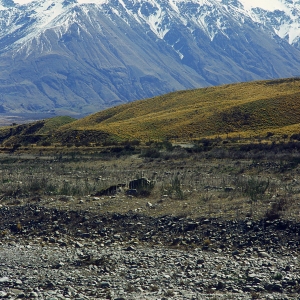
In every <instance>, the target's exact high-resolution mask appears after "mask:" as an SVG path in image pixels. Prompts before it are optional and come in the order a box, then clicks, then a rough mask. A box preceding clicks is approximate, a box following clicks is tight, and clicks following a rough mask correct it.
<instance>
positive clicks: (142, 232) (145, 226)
mask: <svg viewBox="0 0 300 300" xmlns="http://www.w3.org/2000/svg"><path fill="white" fill-rule="evenodd" d="M0 215H1V222H0V230H1V237H0V299H21V298H23V299H49V300H50V299H51V300H55V299H115V300H117V299H119V300H120V299H157V300H158V299H300V296H299V292H300V265H299V225H298V224H294V223H292V222H289V221H282V220H280V221H279V220H275V221H271V222H269V223H266V222H264V223H261V221H253V220H249V219H248V220H244V221H241V222H229V221H226V222H225V221H221V220H210V219H201V220H189V219H183V218H175V217H170V216H164V217H160V218H150V217H146V216H142V215H134V214H130V213H129V214H126V215H116V214H111V215H109V214H106V215H95V214H94V215H92V214H88V213H87V212H61V211H58V210H54V209H46V208H42V207H38V206H25V207H13V208H9V209H8V208H1V209H0ZM20 216H21V217H20ZM18 219H19V220H20V221H19V222H20V223H19V222H16V220H18Z"/></svg>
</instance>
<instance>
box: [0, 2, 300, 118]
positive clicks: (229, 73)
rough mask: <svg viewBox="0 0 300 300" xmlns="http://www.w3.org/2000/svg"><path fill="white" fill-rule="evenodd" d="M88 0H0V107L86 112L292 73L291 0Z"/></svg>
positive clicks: (294, 28)
mask: <svg viewBox="0 0 300 300" xmlns="http://www.w3.org/2000/svg"><path fill="white" fill-rule="evenodd" d="M278 1H280V2H278ZM91 2H92V3H81V2H80V1H79V0H78V1H76V0H69V1H68V0H56V1H54V0H39V1H33V2H30V3H28V4H24V5H21V4H17V3H14V2H13V1H12V0H0V113H11V112H14V113H25V112H26V113H28V112H54V113H57V114H71V113H83V114H88V113H92V112H95V111H99V110H101V109H103V108H106V107H110V106H114V105H118V104H121V103H125V102H128V101H133V100H136V99H141V98H147V97H152V96H155V95H159V94H163V93H167V92H171V91H175V90H181V89H192V88H197V87H204V86H210V85H219V84H224V83H233V82H240V81H250V80H256V79H271V78H280V77H292V76H298V75H299V73H300V71H299V70H300V42H299V37H300V30H299V28H300V25H299V23H298V19H299V15H300V1H285V0H277V2H278V3H280V5H279V6H278V7H279V9H273V8H266V7H259V8H257V7H253V6H249V5H248V4H247V3H246V2H247V1H246V0H240V1H237V0H210V1H207V0H191V1H182V0H148V1H141V0H91Z"/></svg>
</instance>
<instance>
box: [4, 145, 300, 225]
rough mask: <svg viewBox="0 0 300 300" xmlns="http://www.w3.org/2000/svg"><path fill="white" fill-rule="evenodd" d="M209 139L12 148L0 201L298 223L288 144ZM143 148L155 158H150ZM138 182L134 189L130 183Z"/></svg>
mask: <svg viewBox="0 0 300 300" xmlns="http://www.w3.org/2000/svg"><path fill="white" fill-rule="evenodd" d="M213 143H215V141H204V142H203V143H202V144H201V145H199V144H198V145H195V146H194V147H191V148H184V147H181V146H175V147H173V148H168V147H166V146H162V144H159V145H157V144H156V143H154V144H151V145H148V146H147V147H148V148H145V147H146V146H144V145H142V146H141V145H139V146H135V148H134V150H131V151H127V152H126V151H125V150H124V149H125V148H126V147H127V148H128V145H123V146H122V147H121V146H120V149H122V150H121V151H117V152H116V151H115V150H113V151H110V150H111V149H114V148H115V146H114V147H112V148H111V147H108V148H105V149H104V148H101V149H102V150H100V149H99V150H98V151H95V149H94V148H89V150H90V151H89V152H87V151H84V150H86V149H85V148H84V149H81V150H80V149H78V148H76V147H75V146H73V147H71V148H70V149H69V148H65V152H63V151H62V152H52V153H48V152H45V153H41V154H38V155H32V154H29V153H27V152H26V151H23V150H22V147H20V148H19V149H18V150H16V151H15V152H14V153H11V154H5V153H2V154H1V156H0V163H1V170H0V195H1V196H0V199H1V202H0V203H1V204H2V205H19V204H25V203H32V202H38V203H40V204H41V205H45V206H50V207H59V208H62V209H72V210H73V209H80V210H81V209H84V210H92V211H101V212H118V213H125V212H128V211H135V212H139V213H145V214H148V215H153V216H160V215H165V214H171V215H177V216H184V217H192V218H194V217H204V218H212V217H218V218H225V219H244V218H247V217H250V218H254V219H261V218H264V219H269V220H273V219H278V218H287V219H294V220H299V217H300V211H299V196H300V177H299V174H300V165H299V163H300V154H299V152H298V151H297V150H295V149H296V148H295V147H290V148H289V147H287V148H286V149H285V150H280V151H278V148H276V147H275V146H273V148H272V149H271V150H269V149H268V150H266V149H265V148H264V147H261V148H260V147H254V146H253V145H252V146H253V148H251V147H250V149H244V148H243V147H240V148H238V147H234V143H233V144H231V145H232V148H230V149H229V148H228V144H226V148H220V147H207V148H205V147H206V146H207V144H213ZM220 143H221V141H220ZM221 144H222V143H221ZM205 145H206V146H205ZM295 145H297V146H298V142H297V143H296V142H295ZM281 146H282V145H278V147H281ZM156 147H157V148H156ZM203 147H204V148H203ZM167 148H168V149H167ZM91 149H92V150H91ZM150 149H151V152H153V151H154V149H155V150H156V154H157V155H154V156H153V155H152V154H151V155H150V154H149V152H147V150H150ZM199 149H202V150H201V151H200V150H199ZM203 149H205V150H203ZM279 149H281V148H279ZM60 150H62V149H60ZM71 150H73V152H71ZM75 150H77V151H76V152H75ZM139 179H142V181H140V182H142V183H143V184H142V185H140V186H134V185H133V184H131V183H130V182H134V181H137V180H139ZM145 182H147V183H145Z"/></svg>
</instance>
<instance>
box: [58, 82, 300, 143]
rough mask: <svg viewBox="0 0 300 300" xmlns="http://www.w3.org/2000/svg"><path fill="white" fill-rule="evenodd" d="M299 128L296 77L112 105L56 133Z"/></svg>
mask: <svg viewBox="0 0 300 300" xmlns="http://www.w3.org/2000/svg"><path fill="white" fill-rule="evenodd" d="M299 129H300V78H291V79H280V80H271V81H255V82H247V83H239V84H230V85H222V86H217V87H209V88H201V89H196V90H188V91H180V92H174V93H170V94H166V95H163V96H159V97H155V98H151V99H146V100H141V101H135V102H131V103H128V104H124V105H120V106H116V107H113V108H110V109H107V110H104V111H101V112H98V113H95V114H93V115H90V116H88V117H85V118H83V119H80V120H77V121H75V122H72V123H69V124H67V125H64V126H62V127H60V128H59V130H58V134H57V136H60V135H61V136H64V137H65V138H66V137H67V136H68V135H70V136H73V137H74V136H76V135H77V138H79V139H80V138H81V136H84V135H85V134H88V135H92V134H95V135H96V136H99V138H101V136H105V137H107V136H113V137H115V138H117V139H139V140H148V139H157V140H158V139H159V140H162V139H164V138H176V139H179V140H185V139H190V138H195V139H197V138H203V137H208V136H216V135H225V134H230V135H232V136H233V135H240V136H242V137H247V136H251V135H263V134H266V133H267V132H269V131H272V132H274V133H280V134H282V133H287V134H290V133H294V132H298V131H299Z"/></svg>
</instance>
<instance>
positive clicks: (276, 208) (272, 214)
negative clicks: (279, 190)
mask: <svg viewBox="0 0 300 300" xmlns="http://www.w3.org/2000/svg"><path fill="white" fill-rule="evenodd" d="M286 207H287V201H286V199H280V200H279V201H276V202H274V203H272V205H271V208H270V209H268V210H267V211H266V213H265V218H266V219H267V220H270V221H271V220H276V219H280V217H281V215H282V213H283V212H284V211H285V210H286Z"/></svg>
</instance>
